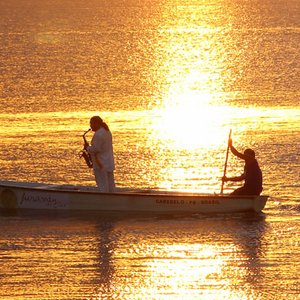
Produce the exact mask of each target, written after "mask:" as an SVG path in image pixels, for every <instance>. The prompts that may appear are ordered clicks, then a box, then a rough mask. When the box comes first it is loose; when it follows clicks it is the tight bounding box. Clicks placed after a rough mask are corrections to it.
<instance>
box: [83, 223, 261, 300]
mask: <svg viewBox="0 0 300 300" xmlns="http://www.w3.org/2000/svg"><path fill="white" fill-rule="evenodd" d="M258 221H259V220H256V221H255V222H258ZM121 223H122V222H121ZM121 223H119V224H117V225H116V227H115V228H112V231H111V232H110V233H109V234H108V235H107V237H108V238H105V240H106V242H109V236H110V237H111V238H113V236H114V234H116V233H117V232H118V236H119V240H118V241H117V242H116V241H115V240H114V242H113V245H114V248H111V246H112V244H111V243H109V244H108V245H106V246H105V245H103V244H102V245H101V248H102V249H106V251H107V253H110V254H109V257H110V259H111V260H112V262H113V265H112V266H111V267H110V268H107V269H109V270H111V271H112V272H113V273H110V274H109V276H108V277H107V282H106V283H104V282H103V283H102V284H101V285H99V290H98V292H97V293H96V294H95V295H94V298H89V299H98V298H97V297H99V299H106V298H105V297H107V298H109V299H185V298H186V297H187V296H188V297H190V298H193V299H257V297H258V296H259V292H258V291H257V290H256V282H257V281H259V280H261V279H262V278H261V274H260V250H261V239H262V238H263V234H264V228H263V227H264V225H263V223H260V222H258V224H254V222H252V221H251V222H249V223H247V222H243V221H238V220H237V221H234V220H231V221H230V222H228V223H227V222H226V221H224V220H223V221H222V222H221V223H220V222H219V221H218V220H215V221H213V220H211V221H210V220H207V221H205V220H202V221H199V223H197V221H196V222H193V221H192V220H190V221H188V220H186V219H185V220H184V219H181V220H180V222H179V223H180V225H179V224H177V223H178V222H176V220H169V221H167V220H161V221H160V222H159V223H157V224H155V222H151V225H150V224H148V225H149V226H147V230H146V232H147V233H146V234H145V235H143V236H141V235H140V232H143V230H144V226H143V224H142V223H138V224H131V225H129V224H127V225H126V224H124V223H123V224H121ZM213 223H215V224H213ZM216 224H217V225H216ZM124 225H125V227H127V229H126V230H125V227H122V226H124ZM128 225H129V227H128ZM220 225H221V226H220ZM169 226H171V227H172V230H171V228H170V227H169ZM191 226H192V227H193V228H192V229H191ZM219 226H220V227H219ZM222 226H223V228H222ZM208 228H210V232H208V231H207V229H208ZM244 230H245V232H244ZM235 231H237V232H235ZM247 231H248V235H245V236H244V237H243V235H244V234H245V233H246V232H247ZM158 232H159V235H158ZM249 232H250V234H249ZM101 236H102V237H103V236H106V235H105V234H104V235H103V232H102V233H101ZM216 236H217V237H218V238H217V239H216ZM102 242H103V241H102ZM100 243H101V242H100ZM127 243H130V245H131V246H130V247H126V245H127ZM107 246H108V247H107ZM105 259H107V255H104V253H103V251H102V250H101V256H99V260H100V262H101V261H102V260H105ZM101 266H103V263H101ZM102 275H105V273H103V272H102ZM149 297H150V298H149Z"/></svg>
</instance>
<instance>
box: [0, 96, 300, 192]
mask: <svg viewBox="0 0 300 300" xmlns="http://www.w3.org/2000/svg"><path fill="white" fill-rule="evenodd" d="M173 97H174V98H170V99H167V98H166V100H165V102H164V103H162V104H161V106H160V107H157V108H155V109H153V110H141V111H139V110H136V111H118V112H97V111H83V112H51V113H29V114H18V115H15V116H12V115H9V114H7V115H6V114H1V115H0V118H1V124H2V126H1V128H0V137H1V141H2V145H3V147H2V150H3V151H4V152H3V153H5V155H4V156H3V159H2V167H3V172H5V173H6V174H9V176H7V179H12V180H21V181H22V180H24V181H43V182H55V183H64V184H65V183H69V184H87V185H94V178H93V174H92V173H91V172H90V170H88V169H87V168H86V166H85V164H84V162H83V161H82V160H80V159H79V158H78V152H79V151H80V150H81V149H82V147H83V140H82V133H83V132H84V131H85V130H87V128H88V126H89V118H90V117H91V116H92V115H94V114H100V115H101V116H102V117H103V118H104V120H105V121H107V123H108V124H109V126H110V128H111V130H112V132H113V137H114V151H115V157H116V180H117V185H118V186H131V187H138V188H160V189H168V190H170V189H171V190H189V191H199V192H209V193H211V192H218V191H219V188H220V178H221V176H222V172H223V166H224V160H225V151H226V148H227V139H228V133H229V129H230V128H232V130H233V134H232V136H233V140H234V144H235V145H236V146H237V148H238V149H241V150H242V149H245V148H246V147H253V148H254V149H255V150H256V151H257V153H258V159H259V161H260V163H261V165H262V167H263V168H264V171H267V172H265V174H266V176H265V183H268V181H269V179H268V176H273V175H274V179H272V180H273V181H274V183H275V182H277V181H278V178H282V176H280V177H277V175H276V174H277V173H276V168H278V164H276V165H274V167H272V166H273V164H274V163H276V161H277V160H276V157H274V156H275V155H276V149H277V148H274V146H272V145H273V143H275V142H276V141H275V140H272V138H271V137H268V135H267V133H268V132H269V131H270V130H271V131H272V132H274V133H275V132H276V133H277V139H280V140H281V143H282V144H284V139H285V138H289V137H292V136H295V138H297V130H298V128H299V116H300V112H299V109H298V108H276V107H273V108H265V107H253V106H252V107H237V106H229V105H225V104H223V105H214V104H212V103H211V101H212V99H211V97H210V95H209V94H199V93H196V92H195V93H194V92H187V94H180V95H177V96H175V95H174V96H173ZM91 137H92V134H89V135H88V136H87V138H88V140H90V139H91ZM11 145H14V147H11ZM283 155H284V152H283ZM4 157H5V159H4ZM278 159H279V157H278ZM29 161H30V164H29V163H28V162H29ZM273 161H274V162H273ZM273 169H274V170H273ZM5 170H6V171H5ZM241 171H242V164H241V163H240V161H238V160H234V159H233V157H232V156H230V157H229V165H228V172H229V173H230V174H232V175H233V174H238V173H239V172H241ZM289 176H290V177H291V176H293V175H292V173H291V174H290V175H288V174H287V177H286V178H289ZM266 187H267V185H266ZM231 188H233V187H231ZM266 191H267V190H266Z"/></svg>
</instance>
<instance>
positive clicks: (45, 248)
mask: <svg viewBox="0 0 300 300" xmlns="http://www.w3.org/2000/svg"><path fill="white" fill-rule="evenodd" d="M299 44H300V2H299V1H298V0H264V1H256V0H251V1H250V0H207V1H204V0H198V1H193V0H190V1H188V0H186V1H185V0H184V1H170V0H155V1H154V0H149V1H146V0H141V1H121V0H115V1H105V0H103V1H102V0H98V1H96V0H87V1H78V0H75V1H67V0H60V1H58V0H52V1H37V0H28V1H24V0H22V1H21V0H18V1H17V0H10V1H2V2H0V69H1V72H0V122H1V127H0V138H1V148H0V154H1V155H0V163H1V169H0V176H1V177H0V178H1V180H17V181H38V182H48V183H58V184H83V185H89V186H93V185H95V183H94V178H93V174H92V173H91V171H90V170H89V169H88V168H87V167H86V166H85V164H84V162H83V160H81V159H79V157H78V153H79V152H80V150H81V149H82V147H83V140H82V134H83V132H84V131H86V130H87V129H88V127H89V119H90V117H91V116H93V115H95V114H99V115H100V116H101V117H102V118H103V119H104V120H105V121H106V122H107V123H108V125H109V126H110V128H111V131H112V133H113V139H114V152H115V160H116V170H115V177H116V183H117V186H119V187H134V188H147V189H162V190H180V191H199V192H208V193H214V192H217V193H218V192H219V191H220V187H221V181H220V178H221V177H222V175H223V168H224V161H225V154H226V153H225V152H226V148H227V139H228V133H229V130H230V129H232V132H233V136H232V137H233V142H234V145H235V146H236V147H237V148H238V149H239V150H241V151H242V150H244V149H245V148H248V147H251V148H253V149H254V150H255V152H256V154H257V159H258V161H259V164H260V166H261V168H262V171H263V175H264V191H263V193H264V194H267V195H269V196H270V198H269V201H268V202H267V205H266V208H265V209H264V211H263V213H262V214H259V215H252V214H236V215H216V216H205V215H199V214H194V215H180V214H179V215H174V216H161V215H160V216H153V215H143V216H139V215H130V214H129V215H123V214H93V213H91V214H87V215H82V214H65V213H64V214H62V213H41V212H17V213H15V214H5V213H1V214H0V224H1V227H0V228H1V232H0V259H1V273H0V282H1V285H0V286H1V287H0V298H1V299H9V300H10V299H299V291H300V289H299V281H300V276H299V273H300V263H299V261H300V250H299V240H300V236H299V235H300V234H299V233H300V225H299V221H300V184H299V182H300V172H299V170H300V158H299V157H300V152H299V145H300V107H299V103H300V63H299V62H300V50H299ZM91 136H92V134H89V135H88V136H87V138H88V139H89V140H90V139H91ZM242 168H243V164H242V162H241V161H239V160H237V159H236V158H234V157H233V156H232V155H229V160H228V166H227V174H228V175H229V176H231V175H237V174H240V173H242ZM237 186H238V184H237V183H228V184H226V186H225V192H226V193H227V192H228V193H229V192H230V191H232V190H233V189H234V188H235V187H237Z"/></svg>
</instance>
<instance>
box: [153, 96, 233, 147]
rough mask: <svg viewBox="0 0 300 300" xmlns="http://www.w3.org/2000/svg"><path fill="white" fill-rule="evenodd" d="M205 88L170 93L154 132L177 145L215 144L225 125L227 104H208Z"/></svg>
mask: <svg viewBox="0 0 300 300" xmlns="http://www.w3.org/2000/svg"><path fill="white" fill-rule="evenodd" d="M211 97H212V96H211V94H210V93H209V92H207V93H205V92H202V93H196V92H195V91H186V92H185V93H181V94H178V95H177V96H174V95H172V97H170V98H169V99H167V100H166V101H165V103H164V106H163V107H162V108H161V110H160V120H159V122H158V125H157V126H158V127H157V128H156V129H157V130H156V134H157V135H158V136H159V138H160V139H162V140H165V141H167V142H168V143H171V144H172V146H173V147H175V148H179V149H182V148H184V149H195V148H199V147H211V146H213V145H219V143H220V140H223V137H224V134H225V135H226V133H225V132H227V128H224V123H226V119H227V113H226V111H227V110H228V108H226V107H221V106H213V105H211V102H212V99H211Z"/></svg>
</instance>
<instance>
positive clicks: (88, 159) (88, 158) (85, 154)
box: [79, 128, 93, 168]
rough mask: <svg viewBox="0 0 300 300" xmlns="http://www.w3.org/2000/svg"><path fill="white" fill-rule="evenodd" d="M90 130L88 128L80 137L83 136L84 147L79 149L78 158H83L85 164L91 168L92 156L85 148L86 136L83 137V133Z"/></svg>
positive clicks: (86, 143)
mask: <svg viewBox="0 0 300 300" xmlns="http://www.w3.org/2000/svg"><path fill="white" fill-rule="evenodd" d="M90 130H91V128H89V129H88V130H87V131H86V132H85V133H84V134H83V135H82V138H83V141H84V148H83V149H82V150H81V151H80V153H79V157H80V158H82V157H83V158H84V160H85V162H86V164H87V166H88V167H89V168H92V167H93V163H92V158H91V155H90V154H89V153H88V152H87V150H86V147H87V146H88V145H89V143H88V142H87V140H86V138H85V135H86V134H87V133H88V132H89V131H90Z"/></svg>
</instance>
